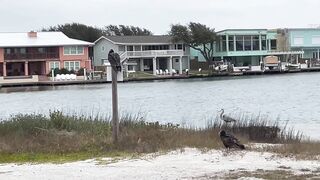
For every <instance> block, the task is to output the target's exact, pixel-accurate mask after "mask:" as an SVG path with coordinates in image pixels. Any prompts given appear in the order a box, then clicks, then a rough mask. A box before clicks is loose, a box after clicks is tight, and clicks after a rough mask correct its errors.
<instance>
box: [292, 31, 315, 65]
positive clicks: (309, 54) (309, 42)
mask: <svg viewBox="0 0 320 180" xmlns="http://www.w3.org/2000/svg"><path fill="white" fill-rule="evenodd" d="M286 34H287V37H288V39H289V46H290V49H291V50H296V51H303V52H304V53H303V54H302V56H301V59H300V63H304V62H305V61H306V62H307V64H308V67H315V66H320V29H319V28H295V29H287V30H286Z"/></svg>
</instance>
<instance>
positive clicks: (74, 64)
mask: <svg viewBox="0 0 320 180" xmlns="http://www.w3.org/2000/svg"><path fill="white" fill-rule="evenodd" d="M64 68H66V69H68V70H69V71H71V70H74V71H78V70H79V69H80V61H65V62H64Z"/></svg>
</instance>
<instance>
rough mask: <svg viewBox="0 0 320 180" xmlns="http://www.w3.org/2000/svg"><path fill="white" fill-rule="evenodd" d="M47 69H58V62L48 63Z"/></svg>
mask: <svg viewBox="0 0 320 180" xmlns="http://www.w3.org/2000/svg"><path fill="white" fill-rule="evenodd" d="M49 67H50V69H51V70H52V69H56V68H58V69H60V62H59V61H54V62H49Z"/></svg>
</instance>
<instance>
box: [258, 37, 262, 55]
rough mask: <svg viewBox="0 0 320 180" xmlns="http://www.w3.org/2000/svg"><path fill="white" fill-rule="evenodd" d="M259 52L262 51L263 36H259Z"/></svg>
mask: <svg viewBox="0 0 320 180" xmlns="http://www.w3.org/2000/svg"><path fill="white" fill-rule="evenodd" d="M259 50H260V51H261V50H262V38H261V34H259Z"/></svg>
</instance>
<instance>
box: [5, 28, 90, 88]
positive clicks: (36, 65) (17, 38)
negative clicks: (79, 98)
mask: <svg viewBox="0 0 320 180" xmlns="http://www.w3.org/2000/svg"><path fill="white" fill-rule="evenodd" d="M92 45H93V44H92V43H89V42H85V41H81V40H76V39H71V38H68V37H67V36H66V35H64V34H63V33H62V32H33V31H32V32H25V33H0V83H10V82H15V83H16V82H38V81H41V80H48V78H47V74H49V73H50V71H51V70H52V69H54V68H59V69H61V68H66V69H68V70H74V71H78V70H79V69H80V68H86V69H88V70H90V69H91V60H90V59H89V55H88V47H89V46H92Z"/></svg>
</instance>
